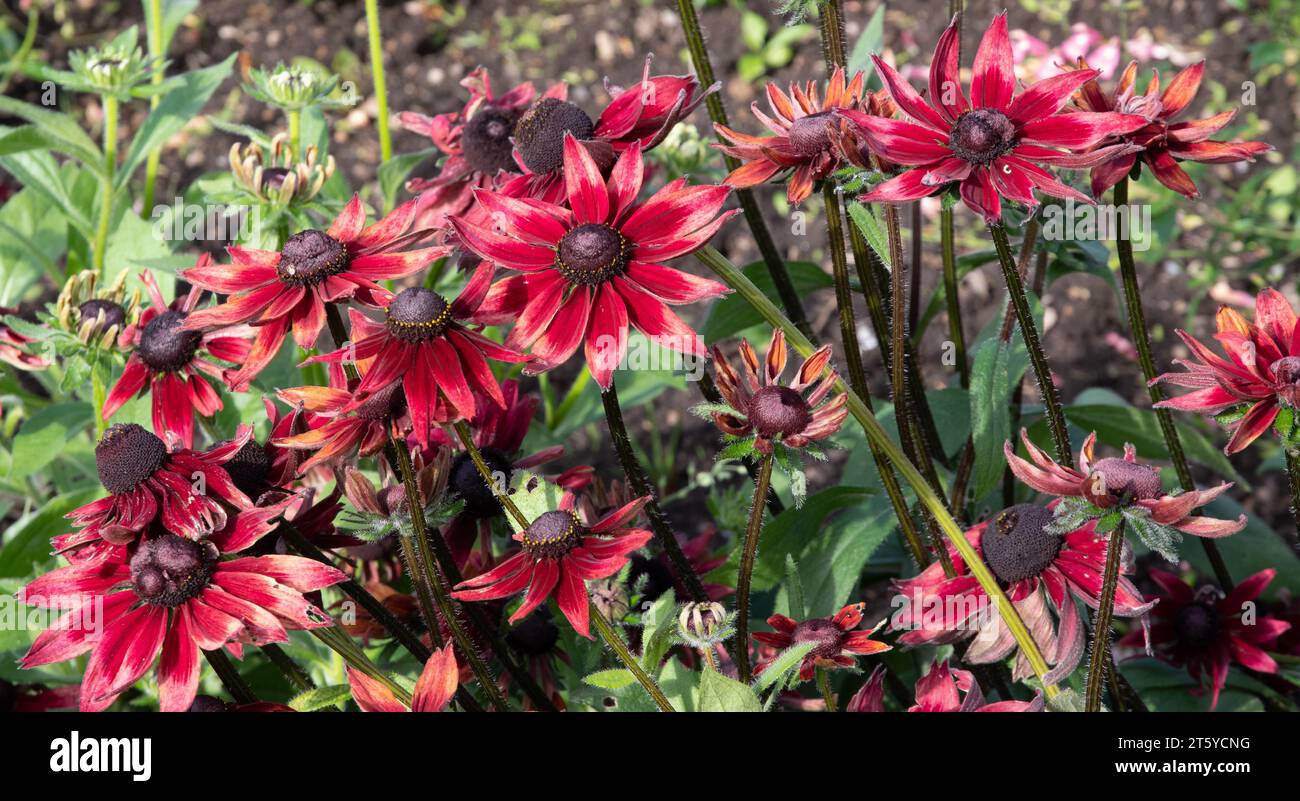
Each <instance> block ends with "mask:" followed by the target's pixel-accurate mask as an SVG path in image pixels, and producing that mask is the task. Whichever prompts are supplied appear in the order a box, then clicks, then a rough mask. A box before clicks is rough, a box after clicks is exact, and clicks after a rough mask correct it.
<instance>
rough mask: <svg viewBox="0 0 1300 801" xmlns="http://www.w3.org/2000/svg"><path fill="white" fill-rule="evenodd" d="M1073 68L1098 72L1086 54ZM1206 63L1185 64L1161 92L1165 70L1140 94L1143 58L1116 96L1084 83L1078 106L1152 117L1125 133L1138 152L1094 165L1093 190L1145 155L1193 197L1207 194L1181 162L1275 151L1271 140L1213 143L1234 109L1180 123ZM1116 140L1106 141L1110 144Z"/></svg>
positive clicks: (1163, 179)
mask: <svg viewBox="0 0 1300 801" xmlns="http://www.w3.org/2000/svg"><path fill="white" fill-rule="evenodd" d="M1066 68H1067V69H1070V70H1074V71H1084V72H1088V73H1093V74H1094V75H1095V73H1096V71H1095V70H1092V69H1090V68H1089V67H1088V64H1087V62H1085V61H1084V60H1083V59H1082V58H1080V59H1079V60H1078V61H1077V63H1076V64H1074V65H1073V66H1070V65H1067V67H1066ZM1204 73H1205V62H1204V61H1201V62H1199V63H1196V64H1193V65H1192V66H1190V67H1187V68H1185V69H1184V70H1182V71H1181V72H1179V73H1178V74H1177V75H1175V76H1174V79H1173V80H1172V81H1170V82H1169V85H1168V86H1166V87H1165V89H1164V91H1163V92H1161V91H1160V73H1159V72H1158V71H1157V70H1152V71H1151V82H1150V83H1148V84H1147V88H1146V91H1145V92H1144V93H1143V94H1140V95H1139V94H1137V92H1136V89H1137V87H1136V85H1135V84H1136V81H1135V79H1136V77H1137V62H1136V61H1130V62H1129V65H1128V67H1127V68H1126V69H1125V70H1124V72H1123V74H1122V75H1120V78H1119V83H1117V84H1116V85H1115V91H1114V93H1113V94H1109V95H1108V94H1106V93H1105V92H1103V91H1102V90H1101V85H1100V84H1099V83H1098V82H1097V79H1096V78H1095V77H1093V78H1091V79H1089V80H1088V81H1087V82H1086V83H1084V84H1083V85H1082V86H1081V87H1080V88H1079V91H1078V92H1077V93H1076V94H1075V96H1074V104H1075V105H1076V106H1077V107H1078V108H1080V109H1083V110H1084V111H1086V112H1120V113H1124V114H1138V115H1141V116H1143V117H1146V118H1147V119H1148V120H1150V121H1149V122H1148V123H1147V124H1146V125H1144V126H1142V127H1141V128H1138V129H1137V130H1135V131H1129V132H1127V133H1124V134H1120V135H1119V137H1118V140H1117V141H1120V142H1123V143H1124V144H1128V145H1132V146H1133V147H1134V148H1135V149H1134V150H1133V151H1132V152H1129V153H1125V154H1122V155H1120V156H1118V157H1116V158H1114V159H1112V160H1110V161H1107V162H1105V163H1102V164H1098V165H1097V166H1095V167H1093V168H1092V194H1093V196H1094V197H1098V198H1100V197H1101V195H1102V193H1104V192H1105V191H1106V190H1107V189H1109V188H1111V187H1112V186H1114V185H1115V184H1116V183H1118V182H1119V180H1120V179H1121V178H1123V177H1125V176H1127V175H1128V174H1129V173H1130V172H1131V171H1132V170H1133V167H1134V165H1136V164H1137V163H1138V159H1139V158H1141V160H1142V163H1143V164H1145V165H1146V166H1147V168H1148V169H1150V170H1151V174H1152V175H1154V176H1155V177H1156V180H1157V181H1159V182H1160V183H1162V184H1164V185H1165V186H1167V187H1169V188H1170V189H1172V190H1174V191H1175V192H1177V193H1179V194H1181V195H1186V196H1187V197H1189V198H1198V197H1200V196H1201V193H1200V191H1199V190H1197V188H1196V184H1195V183H1193V182H1192V179H1191V177H1190V176H1189V175H1188V174H1187V173H1186V172H1184V171H1183V168H1182V167H1180V166H1178V162H1180V161H1200V162H1204V163H1207V164H1232V163H1234V162H1238V161H1254V160H1255V157H1256V156H1258V155H1261V154H1263V153H1267V152H1268V151H1270V150H1272V149H1273V146H1272V145H1270V144H1268V143H1266V142H1213V141H1210V137H1211V136H1214V135H1215V134H1216V133H1218V132H1219V131H1221V130H1223V129H1224V128H1225V127H1226V126H1227V125H1228V124H1229V123H1231V122H1232V119H1233V117H1235V116H1236V115H1237V110H1236V109H1229V110H1228V111H1224V112H1222V113H1220V114H1215V115H1214V116H1213V117H1207V118H1205V119H1203V120H1185V121H1183V122H1174V120H1176V119H1178V118H1179V117H1180V116H1182V114H1183V112H1184V111H1186V110H1187V107H1188V106H1189V105H1191V102H1192V98H1193V97H1195V96H1196V90H1197V89H1199V88H1200V86H1201V77H1202V76H1203V75H1204ZM1111 144H1112V143H1110V142H1103V145H1106V146H1108V147H1109V146H1110V145H1111Z"/></svg>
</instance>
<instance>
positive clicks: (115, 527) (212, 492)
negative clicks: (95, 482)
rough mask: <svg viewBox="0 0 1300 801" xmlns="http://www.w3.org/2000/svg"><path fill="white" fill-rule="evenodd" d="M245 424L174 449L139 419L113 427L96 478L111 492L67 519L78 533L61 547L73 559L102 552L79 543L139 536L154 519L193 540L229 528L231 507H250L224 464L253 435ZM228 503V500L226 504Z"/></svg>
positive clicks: (98, 450) (98, 455)
mask: <svg viewBox="0 0 1300 801" xmlns="http://www.w3.org/2000/svg"><path fill="white" fill-rule="evenodd" d="M252 435H253V430H252V428H251V427H249V426H240V427H239V432H238V434H237V435H236V437H235V439H233V440H231V441H230V442H227V443H224V444H222V445H219V446H217V447H215V448H212V449H210V450H208V451H205V452H202V453H200V452H196V451H192V450H189V449H188V448H179V447H176V448H173V450H171V451H170V452H169V451H168V449H167V446H166V445H164V444H163V441H162V440H161V439H159V438H158V437H157V436H156V435H154V434H153V433H152V432H151V431H149V430H148V429H146V428H144V427H143V426H139V425H136V424H135V423H117V424H116V425H112V426H109V428H108V430H107V431H105V432H104V436H103V437H102V438H101V439H100V440H99V444H98V445H96V446H95V465H96V468H97V469H98V471H99V481H100V483H101V484H103V485H104V488H105V489H107V490H108V491H109V493H111V494H110V495H108V497H105V498H101V499H99V500H97V501H93V502H91V503H88V504H86V505H85V506H82V507H80V508H77V509H74V510H72V511H71V512H69V513H68V515H67V517H68V519H70V520H71V521H72V522H73V523H74V524H75V525H76V526H78V527H79V528H81V531H79V532H77V533H75V534H69V535H66V536H64V537H59V538H56V539H55V546H56V548H58V550H60V551H72V550H75V551H77V554H76V555H75V556H73V555H70V556H69V558H72V559H74V560H77V561H80V560H81V558H84V557H86V556H87V555H90V554H94V555H96V556H98V555H102V553H101V551H100V549H98V548H90V549H87V550H85V551H84V552H83V551H82V546H87V545H94V544H96V543H97V541H99V540H101V539H102V540H104V541H106V542H108V543H110V544H112V545H122V544H125V543H129V542H132V541H134V540H135V539H136V538H137V537H138V536H140V534H141V532H144V531H145V530H146V528H147V527H149V526H150V525H151V524H153V523H154V522H157V523H159V524H161V525H162V527H163V528H164V529H166V530H167V531H170V532H172V533H173V534H179V535H181V536H183V537H186V538H188V539H191V540H199V539H203V538H205V537H208V536H210V535H212V534H213V533H214V532H217V531H220V530H221V529H223V528H225V526H226V521H227V509H228V508H235V509H247V508H249V507H251V506H252V505H253V502H252V501H251V500H250V499H249V498H248V496H247V495H245V494H244V493H242V492H240V491H239V488H238V487H236V486H235V483H234V482H233V481H232V480H231V479H230V475H229V474H228V473H226V471H225V469H223V467H222V465H224V464H225V463H226V462H228V461H230V460H231V459H232V458H234V455H235V454H236V453H237V452H238V451H239V449H240V448H242V447H243V446H244V443H246V442H248V440H249V438H250V437H252ZM227 504H228V505H229V506H227Z"/></svg>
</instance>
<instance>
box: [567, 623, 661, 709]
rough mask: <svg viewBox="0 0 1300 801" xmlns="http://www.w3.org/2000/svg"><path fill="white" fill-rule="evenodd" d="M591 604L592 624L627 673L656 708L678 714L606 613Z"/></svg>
mask: <svg viewBox="0 0 1300 801" xmlns="http://www.w3.org/2000/svg"><path fill="white" fill-rule="evenodd" d="M589 603H590V604H591V615H590V618H591V622H592V624H593V625H594V626H595V627H596V631H597V632H598V633H599V634H600V638H601V639H602V640H604V641H605V644H606V645H608V646H609V650H611V651H613V652H614V655H615V656H617V657H618V661H620V662H622V663H623V666H624V667H625V668H627V671H628V672H629V673H631V674H632V675H633V676H635V677H636V680H637V682H638V683H639V684H640V685H641V686H642V687H644V688H645V691H646V692H647V693H649V694H650V699H651V700H652V701H654V702H655V706H657V707H659V711H660V712H676V711H677V710H676V709H673V705H672V704H671V703H670V702H669V701H668V696H666V695H664V691H663V690H662V689H661V688H660V687H659V684H658V682H656V681H655V680H654V679H653V678H651V676H650V674H649V673H646V672H645V669H644V668H642V667H641V663H640V662H638V661H637V659H636V657H635V656H633V655H632V651H631V650H630V649H629V648H628V647H627V643H625V642H623V638H622V637H620V636H619V635H618V632H616V631H614V627H613V626H611V625H610V624H609V621H608V620H606V619H605V613H604V612H602V611H600V607H598V606H596V602H595V601H589Z"/></svg>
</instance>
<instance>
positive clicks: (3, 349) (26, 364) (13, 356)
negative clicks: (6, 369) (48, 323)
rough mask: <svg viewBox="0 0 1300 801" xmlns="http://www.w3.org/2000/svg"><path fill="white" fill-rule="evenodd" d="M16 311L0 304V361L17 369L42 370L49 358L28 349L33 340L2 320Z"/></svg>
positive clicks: (48, 362) (46, 365)
mask: <svg viewBox="0 0 1300 801" xmlns="http://www.w3.org/2000/svg"><path fill="white" fill-rule="evenodd" d="M17 312H18V310H17V309H12V308H5V307H3V306H0V362H4V363H5V364H8V365H10V366H12V367H16V368H18V369H19V370H44V369H45V368H46V367H49V366H50V360H49V359H47V358H45V357H44V356H41V355H39V354H36V353H32V352H31V351H30V350H29V347H30V346H31V344H32V343H33V342H34V341H35V340H34V339H32V338H31V337H29V336H25V335H23V334H20V333H18V332H17V331H15V330H14V329H13V328H12V327H11V326H9V325H6V324H5V323H4V322H3V318H4V317H6V316H9V315H12V314H17Z"/></svg>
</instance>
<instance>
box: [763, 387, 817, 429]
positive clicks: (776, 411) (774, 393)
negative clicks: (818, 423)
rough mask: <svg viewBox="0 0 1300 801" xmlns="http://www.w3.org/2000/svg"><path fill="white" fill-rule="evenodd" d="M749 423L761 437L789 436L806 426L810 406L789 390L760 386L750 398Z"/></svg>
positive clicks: (810, 412)
mask: <svg viewBox="0 0 1300 801" xmlns="http://www.w3.org/2000/svg"><path fill="white" fill-rule="evenodd" d="M747 416H748V417H749V422H750V423H751V424H753V426H754V430H755V431H757V432H758V435H759V436H761V437H775V436H787V437H788V436H791V435H793V434H798V433H799V432H801V431H803V430H804V429H805V428H807V427H808V421H809V420H811V419H812V407H810V406H809V405H808V401H806V400H804V397H803V395H800V394H799V393H798V392H796V391H794V390H793V389H790V388H789V387H780V386H771V387H763V388H762V389H760V390H759V391H758V392H755V393H754V397H752V398H750V399H749V414H748V415H747Z"/></svg>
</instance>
